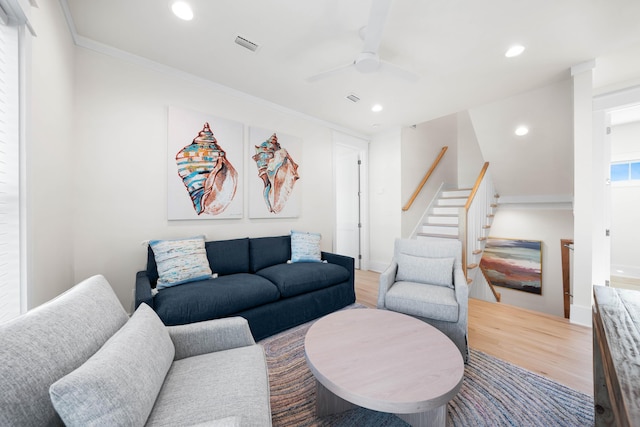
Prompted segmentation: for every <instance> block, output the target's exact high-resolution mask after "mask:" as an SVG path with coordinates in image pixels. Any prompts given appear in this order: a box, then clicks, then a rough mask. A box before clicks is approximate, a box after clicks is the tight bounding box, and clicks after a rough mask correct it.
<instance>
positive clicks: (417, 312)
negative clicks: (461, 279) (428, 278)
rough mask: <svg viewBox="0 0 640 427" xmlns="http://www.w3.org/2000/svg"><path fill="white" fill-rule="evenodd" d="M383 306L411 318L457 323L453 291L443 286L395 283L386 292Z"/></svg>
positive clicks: (457, 309)
mask: <svg viewBox="0 0 640 427" xmlns="http://www.w3.org/2000/svg"><path fill="white" fill-rule="evenodd" d="M385 306H386V307H387V309H389V310H393V311H398V312H400V313H405V314H409V315H411V316H418V317H426V318H429V319H434V320H442V321H445V322H457V321H458V311H459V308H458V302H457V301H456V295H455V290H454V289H451V288H448V287H444V286H438V285H427V284H424V283H415V282H396V283H394V284H393V286H391V289H389V291H388V292H387V296H386V300H385Z"/></svg>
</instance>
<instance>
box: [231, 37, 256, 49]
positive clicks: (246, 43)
mask: <svg viewBox="0 0 640 427" xmlns="http://www.w3.org/2000/svg"><path fill="white" fill-rule="evenodd" d="M236 44H239V45H240V46H242V47H244V48H247V49H249V50H250V51H251V52H255V51H256V50H258V48H259V47H260V46H258V45H257V44H255V43H254V42H252V41H249V40H247V39H245V38H244V37H242V36H236Z"/></svg>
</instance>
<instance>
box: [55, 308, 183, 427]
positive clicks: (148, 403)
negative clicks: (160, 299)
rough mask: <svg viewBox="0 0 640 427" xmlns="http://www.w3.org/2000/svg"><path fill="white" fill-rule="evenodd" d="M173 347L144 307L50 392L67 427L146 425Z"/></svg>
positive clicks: (169, 364)
mask: <svg viewBox="0 0 640 427" xmlns="http://www.w3.org/2000/svg"><path fill="white" fill-rule="evenodd" d="M174 354H175V347H174V346H173V341H171V337H170V336H169V332H168V331H167V328H166V327H165V326H164V324H163V323H162V321H161V320H160V318H159V317H158V315H157V314H156V313H155V311H153V310H152V309H151V308H150V307H149V306H148V305H146V304H141V305H140V306H139V307H138V309H137V310H136V312H135V313H134V314H133V316H131V319H129V321H128V322H127V323H126V324H125V325H124V326H123V327H122V328H121V329H120V330H119V331H118V332H116V333H115V334H114V335H113V336H112V337H111V338H110V339H109V340H108V341H107V342H106V343H105V344H104V345H103V346H102V348H101V349H100V350H98V351H97V352H96V353H95V354H94V355H93V356H91V358H89V360H87V361H86V362H85V363H84V364H83V365H81V366H80V367H79V368H78V369H76V370H75V371H72V372H71V373H69V374H68V375H66V376H64V377H62V378H61V379H59V380H58V381H56V382H55V383H53V384H52V385H51V387H50V388H49V395H50V396H51V402H52V403H53V407H54V408H55V409H56V411H57V412H58V415H60V418H62V421H63V422H64V424H65V425H66V426H68V427H69V426H83V427H84V426H123V425H144V424H145V422H146V421H147V418H148V417H149V414H150V413H151V410H152V409H153V405H154V403H155V401H156V397H157V396H158V393H159V392H160V389H161V388H162V384H163V383H164V378H165V377H166V375H167V372H168V371H169V368H170V367H171V364H172V363H173V357H174Z"/></svg>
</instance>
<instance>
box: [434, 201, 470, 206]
mask: <svg viewBox="0 0 640 427" xmlns="http://www.w3.org/2000/svg"><path fill="white" fill-rule="evenodd" d="M465 204H467V199H438V206H464V205H465Z"/></svg>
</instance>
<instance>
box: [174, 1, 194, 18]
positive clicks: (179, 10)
mask: <svg viewBox="0 0 640 427" xmlns="http://www.w3.org/2000/svg"><path fill="white" fill-rule="evenodd" d="M171 10H172V11H173V13H174V14H175V15H176V16H177V17H178V18H180V19H184V20H185V21H191V20H192V19H193V10H192V9H191V6H189V3H187V2H184V1H177V2H174V3H173V4H172V5H171Z"/></svg>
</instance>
